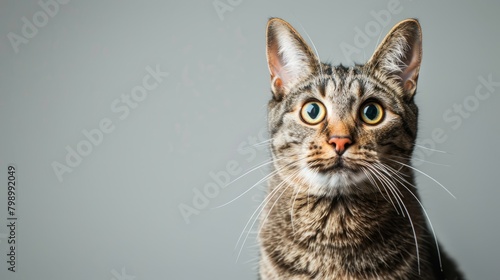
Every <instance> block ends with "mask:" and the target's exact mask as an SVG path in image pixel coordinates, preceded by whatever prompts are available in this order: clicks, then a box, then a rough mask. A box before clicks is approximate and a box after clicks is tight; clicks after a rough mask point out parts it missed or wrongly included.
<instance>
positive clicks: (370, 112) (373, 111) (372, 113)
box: [363, 104, 379, 120]
mask: <svg viewBox="0 0 500 280" xmlns="http://www.w3.org/2000/svg"><path fill="white" fill-rule="evenodd" d="M363 114H364V115H365V117H367V118H368V119H370V120H375V119H377V117H378V114H379V111H378V108H377V106H375V105H372V104H371V105H368V106H366V107H365V110H364V111H363Z"/></svg>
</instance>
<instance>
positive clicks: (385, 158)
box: [267, 18, 422, 195]
mask: <svg viewBox="0 0 500 280" xmlns="http://www.w3.org/2000/svg"><path fill="white" fill-rule="evenodd" d="M421 59H422V36H421V29H420V25H419V23H418V21H417V20H415V19H408V20H404V21H402V22H400V23H398V24H397V25H396V26H394V27H393V29H392V30H391V31H390V32H389V34H388V35H387V36H386V37H385V39H384V40H383V41H382V43H381V44H380V45H379V47H378V48H377V50H376V51H375V53H374V54H373V56H372V57H371V58H370V60H369V61H368V62H367V63H366V64H364V65H356V66H354V67H350V68H346V67H343V66H330V65H328V64H324V63H321V62H320V61H319V58H318V57H317V56H316V55H315V54H314V52H313V51H312V50H311V48H310V47H309V46H308V45H307V43H306V42H305V41H304V39H303V38H302V37H301V36H300V35H299V33H298V32H297V31H296V30H295V29H294V28H293V27H292V26H291V25H290V24H288V23H287V22H285V21H284V20H282V19H278V18H272V19H270V20H269V22H268V25H267V61H268V66H269V71H270V73H271V90H272V94H273V98H272V100H271V101H270V102H269V114H268V122H269V131H270V136H271V139H272V140H271V150H272V154H273V158H274V160H275V168H276V172H278V173H279V174H280V177H281V178H282V179H284V180H286V181H289V182H297V183H298V184H294V185H297V186H299V187H302V188H304V191H307V192H310V193H312V194H317V195H325V194H335V193H347V192H352V191H360V190H364V191H369V190H367V189H363V188H368V187H366V186H369V185H371V186H373V185H376V184H365V183H370V182H372V183H373V181H374V178H376V177H379V180H380V176H378V175H377V173H381V172H386V174H385V176H386V177H387V176H391V175H392V176H396V175H395V174H396V172H397V171H398V170H400V169H401V168H405V166H406V165H409V162H410V158H411V154H412V151H413V146H414V142H415V138H416V133H417V107H416V106H415V103H414V98H413V97H414V94H415V91H416V86H417V80H418V73H419V69H420V62H421ZM379 175H380V174H379Z"/></svg>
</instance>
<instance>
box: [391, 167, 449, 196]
mask: <svg viewBox="0 0 500 280" xmlns="http://www.w3.org/2000/svg"><path fill="white" fill-rule="evenodd" d="M388 160H390V161H393V162H395V163H398V164H401V165H404V166H406V167H408V168H410V169H413V170H415V171H417V172H418V173H420V174H422V175H424V176H426V177H427V178H429V179H431V180H432V181H434V182H435V183H436V184H438V185H439V186H441V188H443V189H444V190H445V191H446V192H447V193H449V194H450V195H451V196H452V197H453V198H454V199H457V197H456V196H455V195H453V193H451V192H450V190H448V189H447V188H446V187H445V186H443V184H441V183H439V182H438V181H437V180H436V179H434V178H432V177H431V176H429V175H427V173H425V172H423V171H421V170H419V169H417V168H415V167H413V166H410V165H408V164H404V163H402V162H399V161H397V160H392V159H388Z"/></svg>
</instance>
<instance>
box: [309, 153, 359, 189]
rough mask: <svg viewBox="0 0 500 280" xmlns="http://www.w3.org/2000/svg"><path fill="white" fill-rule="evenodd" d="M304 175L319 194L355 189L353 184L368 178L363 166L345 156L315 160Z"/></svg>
mask: <svg viewBox="0 0 500 280" xmlns="http://www.w3.org/2000/svg"><path fill="white" fill-rule="evenodd" d="M302 175H304V179H305V180H306V181H307V182H308V183H309V184H310V186H311V188H310V189H309V190H310V191H311V192H313V193H315V194H319V195H323V194H327V193H330V194H333V193H336V192H338V191H340V192H351V191H354V189H357V188H352V187H353V186H356V185H358V184H359V183H361V182H364V181H366V180H367V177H366V174H365V173H364V172H363V170H362V168H361V167H360V166H359V165H357V164H355V163H354V162H352V161H351V160H349V159H348V158H344V157H335V158H331V159H328V160H325V159H324V160H320V161H315V162H314V164H311V163H310V165H309V168H306V169H305V170H304V171H303V173H302Z"/></svg>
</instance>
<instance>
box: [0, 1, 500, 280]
mask: <svg viewBox="0 0 500 280" xmlns="http://www.w3.org/2000/svg"><path fill="white" fill-rule="evenodd" d="M42 2H47V1H44V0H42ZM397 2H399V4H398V6H397V10H398V11H399V12H398V13H391V14H390V15H391V17H390V19H389V21H388V23H387V24H385V25H383V24H381V23H376V22H377V21H376V17H375V16H374V15H373V12H375V13H379V12H380V11H382V10H388V8H387V6H388V3H394V1H366V2H365V1H349V2H347V1H342V2H341V1H321V2H320V1H316V2H314V3H306V2H305V1H303V2H300V3H293V4H292V3H290V2H289V1H273V2H272V3H267V2H264V1H248V0H243V1H237V0H220V1H216V2H214V1H175V2H174V1H77V0H73V1H70V2H69V3H67V4H60V5H59V11H57V13H55V14H54V15H53V16H49V17H47V19H48V21H47V22H46V23H45V24H40V20H43V16H42V17H41V18H39V19H38V20H39V21H38V23H39V24H40V25H41V27H39V28H37V29H38V30H37V32H36V34H35V35H34V36H32V38H25V40H27V42H26V43H21V44H20V45H19V46H18V51H17V53H16V51H15V50H14V49H15V48H14V47H13V45H12V43H11V42H10V40H9V37H8V34H9V33H10V32H12V33H15V34H17V35H19V36H23V35H22V34H23V33H22V31H23V30H22V29H23V25H24V24H25V23H24V22H23V17H25V18H26V19H28V21H30V22H32V23H33V16H34V15H36V13H37V12H39V11H43V9H42V7H41V6H40V4H39V3H38V1H32V0H30V1H5V0H3V1H2V2H1V4H0V65H1V66H0V133H1V135H2V137H1V146H0V186H2V187H1V188H0V225H1V226H0V253H1V254H0V278H1V279H106V280H108V279H116V280H121V279H137V280H143V279H176V280H177V279H255V275H256V263H257V254H256V252H257V247H256V240H255V236H256V227H255V226H254V227H253V229H252V230H251V231H250V233H249V234H248V239H247V240H246V242H245V244H244V245H243V246H242V242H241V240H240V242H239V243H238V237H239V236H240V234H241V233H242V231H243V229H244V228H245V225H246V224H247V222H248V221H249V220H250V218H251V216H252V213H253V212H254V210H255V209H257V207H258V205H259V203H260V201H261V200H262V197H263V191H262V189H263V184H257V185H256V186H255V187H254V188H253V189H252V191H250V192H248V193H245V194H244V195H242V196H241V197H239V196H240V195H241V194H243V193H244V191H245V190H247V189H249V188H250V187H251V186H252V185H254V184H255V183H256V182H258V181H259V179H261V178H262V177H264V176H265V174H266V172H267V168H266V166H263V167H262V168H260V169H258V170H255V171H253V172H251V173H249V174H247V175H245V176H243V177H242V178H241V179H238V180H237V181H236V182H234V183H232V184H231V185H230V186H228V187H225V188H220V187H215V188H214V185H213V184H215V183H217V182H216V180H215V179H213V177H212V176H211V175H210V174H211V173H212V174H218V176H219V178H221V179H224V180H225V179H226V178H225V177H224V175H223V174H225V173H227V170H228V164H229V171H233V174H230V175H229V177H230V178H229V179H230V180H234V179H236V178H237V177H239V176H241V175H243V174H244V173H245V172H246V171H248V170H250V169H251V168H252V167H254V166H257V165H259V164H261V163H265V162H266V161H267V160H268V159H269V154H268V152H267V150H266V146H265V145H256V146H254V144H256V143H258V142H261V141H264V140H265V139H266V138H267V134H266V132H265V129H266V127H265V126H266V121H265V119H266V102H267V100H268V99H269V98H270V93H269V81H268V79H269V74H268V70H267V65H266V60H265V52H264V50H265V36H264V35H265V24H266V21H267V19H268V18H269V17H271V16H277V17H282V18H284V19H286V20H288V21H289V22H291V23H292V24H293V25H294V26H295V27H296V28H297V29H298V30H299V31H300V32H301V33H302V34H303V35H304V37H306V38H307V36H306V35H305V33H306V32H307V34H309V36H310V38H311V39H312V40H313V42H314V43H315V45H316V48H317V50H318V52H319V54H320V57H321V59H322V60H324V61H329V62H332V63H334V64H338V63H343V64H345V65H352V64H353V63H354V62H358V63H363V62H365V60H366V59H368V58H369V57H370V55H371V53H372V52H373V50H374V48H375V46H376V45H377V42H378V41H379V39H380V38H379V35H377V36H368V40H367V42H366V46H365V45H364V44H363V46H362V45H360V44H358V45H357V46H356V43H355V38H356V34H357V29H356V28H359V30H365V28H373V29H371V30H372V31H374V32H375V31H377V26H378V27H379V29H380V31H379V32H378V33H381V34H380V36H382V37H383V36H384V35H385V33H386V32H387V31H388V30H389V29H390V27H391V26H393V25H394V24H396V23H397V22H398V21H400V20H402V19H405V18H408V17H417V18H418V19H420V21H421V24H422V27H423V33H424V58H423V65H422V69H421V75H420V81H419V88H418V95H417V96H418V97H417V103H418V105H419V107H420V112H421V115H420V116H421V117H420V131H419V140H418V141H419V142H418V143H419V144H420V145H423V146H426V147H431V148H433V149H437V150H440V151H445V152H446V153H442V152H435V151H429V150H427V149H423V148H417V149H416V152H418V155H419V157H420V159H419V160H415V164H416V166H417V168H419V169H420V170H422V171H423V172H426V173H428V174H429V175H430V176H432V177H433V178H435V179H436V180H437V181H439V182H440V183H441V184H443V185H444V186H445V187H447V188H448V189H449V190H450V191H451V192H452V193H453V194H454V195H455V196H456V199H454V198H452V197H451V196H450V195H449V194H448V193H447V192H446V191H444V190H443V189H442V188H441V187H440V186H439V185H438V184H436V183H435V182H433V181H432V180H431V179H429V178H427V177H426V176H424V175H419V176H418V183H419V186H420V191H421V195H422V199H423V201H424V204H425V206H426V209H427V210H428V212H429V215H430V217H431V220H432V222H433V224H434V227H435V229H436V232H437V234H438V236H439V239H440V241H441V242H442V243H443V244H444V246H445V248H446V249H447V251H449V252H450V253H451V254H452V255H454V256H455V257H456V259H457V261H458V262H459V263H460V265H461V267H462V268H463V270H464V271H465V272H466V274H467V275H468V276H469V278H470V279H498V264H499V261H498V251H499V249H500V248H499V247H500V246H499V245H498V244H499V243H498V236H500V227H499V224H498V218H497V215H498V211H499V210H500V209H499V206H498V203H497V200H498V197H499V194H500V191H499V188H498V183H497V182H498V181H497V179H496V178H497V176H498V164H499V158H500V153H499V148H498V142H499V141H500V136H499V133H498V120H499V118H498V110H497V109H498V106H499V105H500V103H499V102H500V97H499V96H498V93H499V92H500V86H496V85H495V86H494V87H492V88H491V90H492V91H493V92H492V93H491V94H490V95H489V96H488V97H487V98H484V100H478V99H477V98H475V97H474V93H475V89H476V87H478V86H479V85H481V82H480V80H479V77H484V78H486V79H487V78H488V76H489V75H491V79H492V80H493V81H500V71H499V67H498V65H500V56H499V55H498V50H499V49H500V39H499V38H500V37H499V35H500V34H499V26H500V20H499V17H498V11H500V4H499V2H495V1H490V2H486V1H484V2H481V4H477V3H472V1H439V2H437V1H436V2H431V1H427V2H420V1H418V2H417V1H410V0H400V1H397ZM214 3H216V4H219V5H221V4H220V3H223V4H225V5H227V6H226V8H227V10H226V11H225V12H223V13H221V14H220V15H219V14H218V12H217V10H216V8H215V7H214ZM221 8H222V6H221ZM38 15H39V16H41V15H40V13H38ZM42 23H43V22H42ZM382 23H385V22H382ZM369 30H370V29H369ZM28 35H29V34H28ZM358 43H359V42H358ZM342 44H344V46H345V45H346V44H349V45H352V46H354V47H356V48H357V50H358V51H359V52H358V53H355V54H353V55H345V53H344V52H343V51H342V49H341V46H342ZM157 65H158V67H159V68H160V69H161V71H164V72H168V73H169V75H168V77H166V78H164V79H163V81H162V82H161V83H159V85H158V86H157V88H156V89H154V90H151V91H149V92H148V93H147V96H146V97H145V98H144V100H143V101H141V102H139V103H138V106H137V107H136V108H130V114H129V115H128V116H127V117H126V118H124V119H123V120H122V119H120V116H121V113H117V112H115V111H113V109H112V108H111V106H112V104H113V102H115V100H117V99H118V100H120V98H121V96H122V95H125V96H130V95H131V92H132V90H133V89H134V88H135V87H136V86H139V85H141V84H142V80H143V78H145V77H146V76H147V75H148V72H147V70H146V67H148V66H150V67H152V68H153V69H154V68H155V67H157ZM482 92H483V93H487V92H488V91H487V90H486V89H485V88H484V87H483V88H482ZM118 102H119V101H118ZM464 102H465V103H466V105H467V106H468V107H467V108H469V110H466V111H465V113H464V114H463V115H462V116H460V115H458V114H457V113H454V112H453V111H452V112H451V113H450V112H449V110H453V109H454V104H464ZM120 104H121V105H123V103H120ZM443 114H445V115H446V114H450V115H448V117H450V118H451V117H453V118H454V119H453V120H450V119H447V118H445V117H443ZM457 116H460V117H457ZM105 118H108V119H109V120H110V121H111V122H112V124H113V127H114V130H113V131H112V132H110V133H107V134H104V137H103V139H102V141H101V143H99V145H94V146H93V147H92V151H91V152H90V153H89V154H88V155H87V156H85V157H83V158H82V160H81V163H80V164H78V165H77V166H76V167H74V168H72V172H71V173H69V172H68V173H64V174H63V175H62V181H60V180H58V178H57V176H56V173H55V172H54V170H53V166H52V164H53V163H54V162H59V163H61V164H66V161H65V157H66V155H67V150H66V147H67V146H69V147H70V148H72V149H76V147H77V145H78V144H79V143H82V142H83V141H86V140H85V139H86V137H85V136H84V134H83V133H82V130H87V131H91V130H93V129H97V128H99V123H100V122H101V120H103V119H105ZM459 121H460V123H458V122H459ZM436 129H438V130H440V131H441V133H443V134H444V136H442V137H441V138H443V137H444V138H446V139H444V141H435V140H432V133H433V131H435V130H436ZM430 139H431V140H430ZM438 140H443V139H438ZM438 142H439V143H438ZM82 145H83V144H82ZM422 160H425V161H427V162H423V161H422ZM422 163H423V164H422ZM9 164H14V165H15V166H16V167H17V181H18V190H17V205H16V215H17V217H18V221H17V235H16V238H17V242H18V244H17V252H16V253H17V265H16V269H17V272H16V273H11V272H9V271H7V263H6V254H7V252H8V250H7V248H8V244H7V240H8V239H7V233H8V232H7V227H6V225H7V206H6V204H7V190H6V184H7V166H8V165H9ZM227 174H229V173H227ZM207 186H208V187H207ZM204 188H207V189H208V191H211V193H209V195H210V196H211V197H209V198H205V199H206V200H205V201H203V200H202V199H200V198H199V197H197V195H196V192H197V191H200V192H203V191H204ZM204 196H205V195H204ZM237 197H239V198H238V199H236V200H234V201H233V202H232V203H230V204H228V205H226V206H224V207H220V208H215V207H217V206H220V205H223V204H225V203H227V202H229V201H232V200H233V199H235V198H237ZM193 199H195V200H196V199H198V201H197V202H198V203H199V204H200V203H205V204H208V205H197V206H199V207H198V209H197V208H194V207H195V206H196V205H194V204H193ZM183 205H184V206H190V207H193V209H195V210H196V211H197V214H193V215H191V216H189V217H188V218H187V220H186V219H184V217H183V215H182V214H181V211H180V208H179V207H184V206H183ZM214 208H215V209H214ZM186 221H188V222H189V223H187V222H186ZM250 221H253V220H250ZM250 224H251V222H250ZM247 231H248V228H247V230H245V231H244V235H246V232H247ZM240 248H243V249H242V253H241V255H240V257H239V258H238V255H239V251H240Z"/></svg>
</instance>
